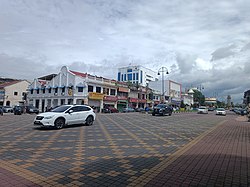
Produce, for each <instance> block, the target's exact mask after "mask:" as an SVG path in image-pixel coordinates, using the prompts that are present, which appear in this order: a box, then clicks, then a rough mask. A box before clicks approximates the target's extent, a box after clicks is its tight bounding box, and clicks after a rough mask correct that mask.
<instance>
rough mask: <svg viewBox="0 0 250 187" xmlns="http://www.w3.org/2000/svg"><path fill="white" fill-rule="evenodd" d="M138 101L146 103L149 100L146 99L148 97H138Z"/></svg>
mask: <svg viewBox="0 0 250 187" xmlns="http://www.w3.org/2000/svg"><path fill="white" fill-rule="evenodd" d="M138 102H139V103H146V102H147V100H146V99H138Z"/></svg>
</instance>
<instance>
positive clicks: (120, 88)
mask: <svg viewBox="0 0 250 187" xmlns="http://www.w3.org/2000/svg"><path fill="white" fill-rule="evenodd" d="M118 91H119V92H126V93H128V92H129V88H124V87H119V88H118Z"/></svg>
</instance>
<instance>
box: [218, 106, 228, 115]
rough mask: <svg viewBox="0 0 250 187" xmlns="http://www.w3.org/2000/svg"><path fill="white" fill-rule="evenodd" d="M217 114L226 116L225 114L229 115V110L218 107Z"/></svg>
mask: <svg viewBox="0 0 250 187" xmlns="http://www.w3.org/2000/svg"><path fill="white" fill-rule="evenodd" d="M216 115H223V116H225V115H227V112H226V110H225V109H224V108H217V109H216Z"/></svg>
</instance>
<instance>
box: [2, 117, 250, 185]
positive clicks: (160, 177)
mask: <svg viewBox="0 0 250 187" xmlns="http://www.w3.org/2000/svg"><path fill="white" fill-rule="evenodd" d="M34 117H35V116H34V115H26V114H25V115H21V116H14V115H11V114H7V115H4V116H0V126H1V130H0V146H1V149H0V158H1V160H0V186H144V185H146V186H197V185H200V186H209V185H210V186H214V185H217V186H233V185H235V186H239V185H241V186H249V185H250V174H249V172H248V170H249V169H250V160H249V154H250V148H249V145H248V144H249V137H250V129H249V125H250V123H248V122H245V120H244V119H243V118H239V117H237V116H236V115H232V114H231V115H228V116H226V117H224V116H215V115H214V114H212V113H211V114H208V115H198V114H195V113H183V114H173V116H164V117H162V116H151V115H147V114H141V113H129V114H98V116H97V121H96V122H95V123H94V125H93V126H81V125H80V126H79V125H78V126H73V127H70V128H64V129H61V130H43V129H39V128H34V127H33V124H32V123H33V119H34Z"/></svg>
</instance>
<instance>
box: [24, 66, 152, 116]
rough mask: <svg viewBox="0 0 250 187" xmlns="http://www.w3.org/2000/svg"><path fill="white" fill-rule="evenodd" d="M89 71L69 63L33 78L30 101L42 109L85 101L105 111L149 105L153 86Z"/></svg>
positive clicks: (98, 109)
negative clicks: (107, 107)
mask: <svg viewBox="0 0 250 187" xmlns="http://www.w3.org/2000/svg"><path fill="white" fill-rule="evenodd" d="M133 86H134V85H130V84H127V83H124V82H119V81H116V80H111V79H106V78H103V77H98V76H93V75H90V74H87V73H81V72H77V71H72V70H69V69H68V68H67V67H66V66H63V67H62V68H61V71H60V72H59V73H58V74H52V75H47V76H44V77H41V78H37V79H34V81H33V83H32V84H31V85H30V86H29V89H28V90H29V92H28V96H27V97H28V101H29V104H30V105H33V106H35V107H37V108H38V109H39V110H40V111H41V112H44V111H46V110H48V109H49V108H53V107H55V106H58V105H63V104H86V105H89V106H92V107H94V108H96V110H97V111H102V109H103V108H105V107H106V106H112V107H115V108H118V109H119V110H120V111H122V109H123V108H125V107H128V106H133V107H135V108H137V107H146V105H147V104H148V105H150V104H151V103H152V102H153V101H152V100H150V99H148V96H147V95H148V94H149V93H151V90H150V89H147V88H145V87H142V86H138V87H136V89H134V90H133Z"/></svg>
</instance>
